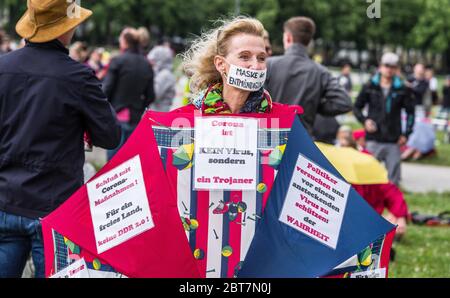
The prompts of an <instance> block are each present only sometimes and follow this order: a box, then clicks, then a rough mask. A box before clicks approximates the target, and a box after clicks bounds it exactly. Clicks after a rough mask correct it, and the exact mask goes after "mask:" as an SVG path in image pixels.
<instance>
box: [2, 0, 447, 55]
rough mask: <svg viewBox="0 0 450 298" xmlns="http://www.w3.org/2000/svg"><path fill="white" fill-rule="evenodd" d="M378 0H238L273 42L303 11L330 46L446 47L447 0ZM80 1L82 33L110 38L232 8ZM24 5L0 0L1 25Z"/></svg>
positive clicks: (205, 19)
mask: <svg viewBox="0 0 450 298" xmlns="http://www.w3.org/2000/svg"><path fill="white" fill-rule="evenodd" d="M380 1H381V18H380V19H369V18H368V17H367V15H366V10H367V8H368V6H369V5H370V3H368V2H367V1H366V0H241V1H240V3H241V9H240V11H241V13H242V14H245V15H250V16H254V17H256V18H258V19H260V20H261V21H262V22H263V24H264V25H265V27H266V28H267V29H268V31H269V32H270V34H271V37H272V40H273V41H274V42H275V43H277V44H281V40H282V39H281V38H282V28H283V23H284V21H286V20H287V19H288V18H290V17H293V16H297V15H304V16H309V17H311V18H313V19H314V20H315V22H316V24H317V34H316V38H318V39H320V40H322V41H323V43H324V45H325V46H326V47H329V48H333V49H334V48H339V47H341V46H342V45H341V44H342V42H353V43H354V46H356V48H357V49H360V50H363V49H375V48H377V49H379V48H380V47H381V46H382V45H392V46H399V45H401V46H403V47H406V48H417V49H421V50H424V51H431V52H434V53H446V52H448V51H450V47H449V44H450V43H449V40H450V22H448V18H449V17H450V0H432V1H431V0H380ZM81 4H82V5H83V6H85V7H88V8H91V9H92V10H94V15H93V17H92V18H91V21H90V24H89V26H86V28H85V29H83V31H82V34H83V38H84V39H86V40H88V41H91V42H96V43H111V42H114V41H115V40H116V37H117V35H118V33H119V32H120V30H121V29H122V28H123V27H124V26H127V25H128V26H136V27H137V26H146V27H150V26H152V28H153V29H154V30H155V29H156V32H158V31H159V33H160V34H161V35H168V36H173V35H178V36H182V37H189V36H190V35H191V34H196V35H197V34H199V33H200V32H201V30H202V29H205V28H209V27H211V26H212V23H213V22H212V21H214V20H216V19H218V18H224V17H229V16H232V15H234V14H235V9H236V7H235V1H232V0H211V1H205V0H126V1H124V0H95V1H94V0H81ZM25 7H26V1H19V0H2V1H0V16H2V14H1V11H2V10H3V11H6V10H8V11H9V14H8V15H9V19H10V20H9V21H8V22H6V29H7V30H8V31H9V32H10V33H13V32H14V25H15V22H16V21H17V20H18V19H19V17H20V16H21V15H22V13H23V12H24V11H25ZM3 22H4V20H3ZM0 23H1V22H0ZM4 23H5V22H4Z"/></svg>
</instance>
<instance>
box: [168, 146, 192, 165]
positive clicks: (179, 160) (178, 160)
mask: <svg viewBox="0 0 450 298" xmlns="http://www.w3.org/2000/svg"><path fill="white" fill-rule="evenodd" d="M193 155H194V144H193V143H192V144H186V145H182V146H180V147H179V148H178V149H177V151H176V152H175V153H174V154H173V165H174V166H175V167H176V168H177V169H179V170H185V169H189V168H191V167H192V165H193V163H192V157H193Z"/></svg>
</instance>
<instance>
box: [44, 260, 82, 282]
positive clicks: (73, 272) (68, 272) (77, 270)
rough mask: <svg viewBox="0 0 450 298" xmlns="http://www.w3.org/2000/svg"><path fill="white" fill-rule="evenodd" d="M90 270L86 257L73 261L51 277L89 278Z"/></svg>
mask: <svg viewBox="0 0 450 298" xmlns="http://www.w3.org/2000/svg"><path fill="white" fill-rule="evenodd" d="M89 277H90V276H89V271H88V268H87V266H86V262H85V260H84V258H81V259H79V260H78V261H76V262H73V263H72V264H70V265H69V266H67V267H66V268H64V269H63V270H61V271H59V272H58V273H56V274H55V275H52V276H50V278H89Z"/></svg>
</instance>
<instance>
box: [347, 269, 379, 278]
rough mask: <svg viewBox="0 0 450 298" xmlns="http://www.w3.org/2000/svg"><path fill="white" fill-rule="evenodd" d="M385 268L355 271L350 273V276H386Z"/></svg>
mask: <svg viewBox="0 0 450 298" xmlns="http://www.w3.org/2000/svg"><path fill="white" fill-rule="evenodd" d="M386 277H387V276H386V268H380V269H375V270H369V271H363V272H355V273H352V274H350V278H386Z"/></svg>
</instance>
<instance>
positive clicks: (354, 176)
mask: <svg viewBox="0 0 450 298" xmlns="http://www.w3.org/2000/svg"><path fill="white" fill-rule="evenodd" d="M316 145H317V147H319V149H320V151H322V153H323V154H324V155H325V157H326V158H327V159H328V160H329V161H330V162H331V164H332V165H333V166H334V167H335V168H336V170H338V171H339V173H341V175H342V176H343V177H344V178H345V180H347V181H348V182H349V183H351V184H358V185H367V184H385V183H388V182H389V180H388V173H387V171H386V168H385V167H384V166H383V165H382V164H381V163H380V162H379V161H378V160H377V159H376V158H375V157H373V156H371V155H369V154H366V153H362V152H359V151H358V150H355V149H353V148H342V147H336V146H332V145H328V144H324V143H316Z"/></svg>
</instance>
